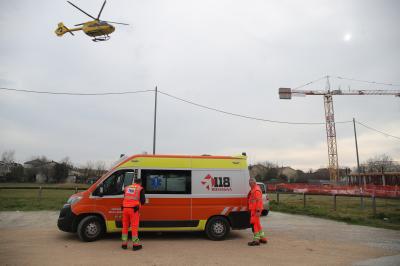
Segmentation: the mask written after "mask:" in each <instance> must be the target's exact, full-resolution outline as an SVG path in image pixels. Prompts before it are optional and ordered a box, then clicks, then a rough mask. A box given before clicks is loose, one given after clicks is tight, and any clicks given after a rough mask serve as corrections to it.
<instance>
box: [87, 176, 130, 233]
mask: <svg viewBox="0 0 400 266" xmlns="http://www.w3.org/2000/svg"><path fill="white" fill-rule="evenodd" d="M136 176H137V170H136V169H123V170H117V171H115V172H114V173H112V174H111V175H110V176H109V177H108V178H106V179H105V180H104V181H103V182H102V183H101V184H100V185H99V186H98V187H97V189H96V190H95V191H94V192H93V195H92V198H93V199H95V200H96V209H97V210H98V211H99V212H100V213H101V214H103V215H104V216H105V218H106V225H107V229H108V231H115V230H117V228H122V222H121V221H122V209H121V206H122V200H123V198H124V188H125V187H126V186H129V185H131V184H132V183H133V180H134V178H135V177H136Z"/></svg>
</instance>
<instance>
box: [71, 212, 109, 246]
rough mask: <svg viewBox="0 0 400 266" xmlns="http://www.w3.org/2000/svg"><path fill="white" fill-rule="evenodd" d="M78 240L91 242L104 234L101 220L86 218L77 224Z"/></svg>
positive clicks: (94, 217)
mask: <svg viewBox="0 0 400 266" xmlns="http://www.w3.org/2000/svg"><path fill="white" fill-rule="evenodd" d="M77 231H78V236H79V239H80V240H82V241H85V242H91V241H95V240H97V239H99V238H100V237H101V236H102V235H103V233H104V225H103V222H102V220H101V219H100V218H99V217H97V216H94V215H90V216H87V217H85V218H83V219H82V221H80V222H79V224H78V230H77Z"/></svg>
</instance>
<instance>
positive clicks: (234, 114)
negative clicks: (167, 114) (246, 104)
mask: <svg viewBox="0 0 400 266" xmlns="http://www.w3.org/2000/svg"><path fill="white" fill-rule="evenodd" d="M158 92H159V93H161V94H163V95H165V96H168V97H170V98H173V99H175V100H179V101H182V102H185V103H188V104H191V105H194V106H197V107H200V108H204V109H208V110H211V111H215V112H218V113H222V114H226V115H231V116H236V117H241V118H246V119H251V120H256V121H262V122H269V123H276V124H289V125H325V123H323V122H319V123H318V122H289V121H279V120H271V119H265V118H259V117H254V116H249V115H242V114H237V113H232V112H228V111H224V110H221V109H217V108H213V107H209V106H206V105H203V104H199V103H195V102H192V101H189V100H186V99H183V98H180V97H177V96H174V95H172V94H169V93H166V92H163V91H160V90H159V91H158ZM335 123H339V124H343V123H352V121H339V122H335Z"/></svg>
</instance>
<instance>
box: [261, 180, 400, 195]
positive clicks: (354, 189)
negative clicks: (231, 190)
mask: <svg viewBox="0 0 400 266" xmlns="http://www.w3.org/2000/svg"><path fill="white" fill-rule="evenodd" d="M267 190H268V191H270V192H276V191H280V192H294V193H306V194H326V195H355V196H361V195H362V196H375V197H385V198H386V197H387V198H400V187H399V186H378V185H371V184H367V185H365V186H363V187H359V186H341V185H326V184H324V185H314V184H303V183H280V184H267Z"/></svg>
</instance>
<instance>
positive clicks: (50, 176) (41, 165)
mask: <svg viewBox="0 0 400 266" xmlns="http://www.w3.org/2000/svg"><path fill="white" fill-rule="evenodd" d="M57 164H58V163H57V162H55V161H45V160H41V159H34V160H31V161H27V162H25V163H24V168H25V170H26V173H27V175H28V176H29V175H30V176H31V177H30V179H33V181H35V182H37V183H45V182H54V181H55V178H54V167H55V166H56V165H57Z"/></svg>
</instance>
